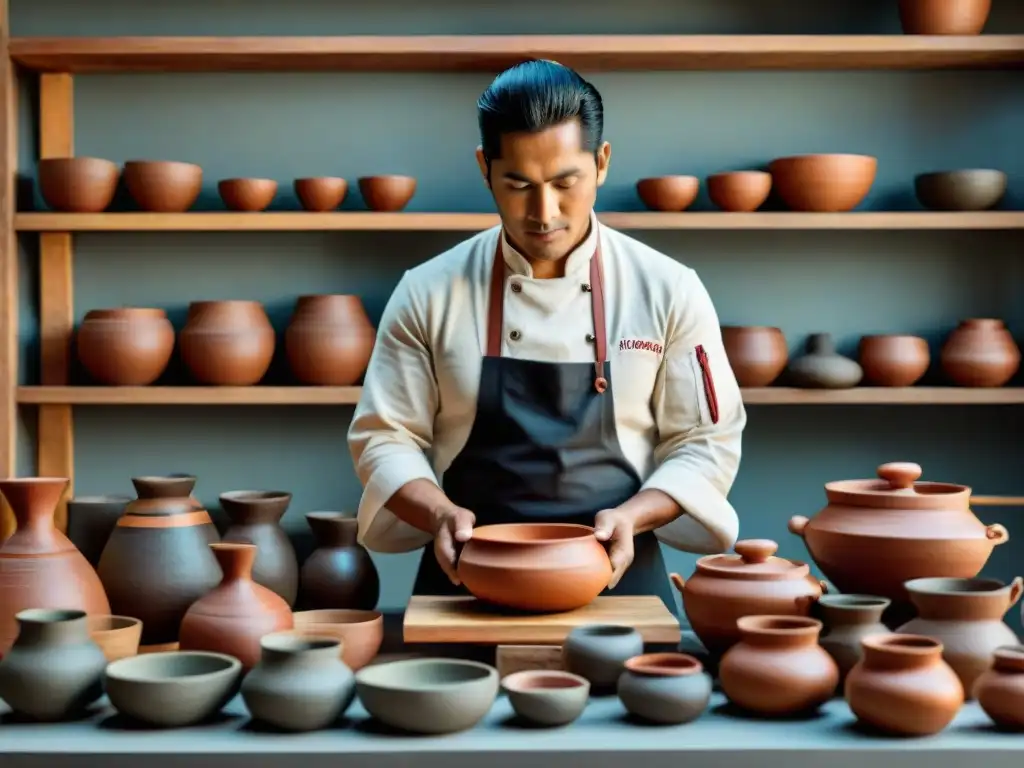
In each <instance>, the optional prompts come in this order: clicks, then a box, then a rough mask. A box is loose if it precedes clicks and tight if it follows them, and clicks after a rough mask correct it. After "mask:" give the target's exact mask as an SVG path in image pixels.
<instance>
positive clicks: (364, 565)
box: [299, 512, 380, 611]
mask: <svg viewBox="0 0 1024 768" xmlns="http://www.w3.org/2000/svg"><path fill="white" fill-rule="evenodd" d="M306 521H307V522H308V523H309V527H310V528H311V529H312V531H313V536H314V537H315V539H316V542H317V545H316V549H315V550H313V553H312V554H311V555H310V556H309V558H308V559H307V560H306V562H305V563H303V564H302V571H301V572H300V574H299V603H300V605H302V607H303V608H305V609H308V610H315V609H322V608H354V609H359V610H364V611H369V610H373V609H374V608H376V607H377V601H378V600H379V599H380V576H379V575H378V574H377V567H376V566H375V565H374V564H373V560H372V559H371V558H370V554H369V553H368V552H367V551H366V550H365V549H364V548H363V547H361V546H360V545H359V544H358V543H357V542H356V534H357V533H358V531H359V523H358V521H357V520H356V519H355V518H354V517H346V516H345V515H343V514H342V513H340V512H310V513H308V514H307V515H306Z"/></svg>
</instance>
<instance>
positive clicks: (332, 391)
mask: <svg viewBox="0 0 1024 768" xmlns="http://www.w3.org/2000/svg"><path fill="white" fill-rule="evenodd" d="M361 391H362V388H361V387H263V386H257V387H19V388H18V402H19V403H21V404H22V405H354V404H355V403H357V402H359V394H360V392H361ZM743 401H744V402H745V403H747V404H748V405H1011V404H1024V387H1002V388H996V389H973V388H962V387H904V388H889V387H856V388H854V389H839V390H820V389H795V388H790V387H764V388H758V389H744V390H743Z"/></svg>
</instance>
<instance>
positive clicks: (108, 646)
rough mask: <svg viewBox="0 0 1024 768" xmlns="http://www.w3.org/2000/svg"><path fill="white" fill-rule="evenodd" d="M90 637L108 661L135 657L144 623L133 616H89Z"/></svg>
mask: <svg viewBox="0 0 1024 768" xmlns="http://www.w3.org/2000/svg"><path fill="white" fill-rule="evenodd" d="M87 622H88V626H89V636H90V637H91V638H92V641H93V642H94V643H96V645H98V646H99V647H100V650H101V651H103V655H104V656H106V657H107V661H117V660H118V659H126V658H128V657H129V656H135V655H136V654H137V653H138V652H139V640H141V639H142V622H141V621H139V620H138V619H133V618H132V617H131V616H89V617H88V618H87Z"/></svg>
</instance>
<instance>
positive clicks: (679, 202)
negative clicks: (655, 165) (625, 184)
mask: <svg viewBox="0 0 1024 768" xmlns="http://www.w3.org/2000/svg"><path fill="white" fill-rule="evenodd" d="M699 190H700V179H698V178H697V177H696V176H655V177H652V178H649V179H640V181H638V182H637V183H636V193H637V194H638V195H639V196H640V199H641V200H642V201H643V204H644V205H646V206H647V207H648V208H650V209H651V210H652V211H665V212H669V213H678V212H679V211H685V210H686V209H687V208H689V207H690V206H691V205H693V201H694V200H696V199H697V192H698V191H699Z"/></svg>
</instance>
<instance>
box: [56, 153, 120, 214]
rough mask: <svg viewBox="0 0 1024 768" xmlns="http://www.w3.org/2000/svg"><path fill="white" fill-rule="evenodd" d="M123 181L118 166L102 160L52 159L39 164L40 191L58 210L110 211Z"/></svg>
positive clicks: (79, 211) (82, 211)
mask: <svg viewBox="0 0 1024 768" xmlns="http://www.w3.org/2000/svg"><path fill="white" fill-rule="evenodd" d="M120 178H121V169H120V168H118V167H117V164H116V163H112V162H111V161H109V160H103V159H101V158H99V157H51V158H47V159H44V160H40V161H39V191H40V193H41V194H42V196H43V200H45V201H46V204H47V205H48V206H50V207H51V208H53V210H55V211H65V212H67V213H100V212H102V211H105V210H107V208H108V207H109V206H110V203H111V202H113V200H114V193H115V192H116V191H117V182H118V180H119V179H120Z"/></svg>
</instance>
